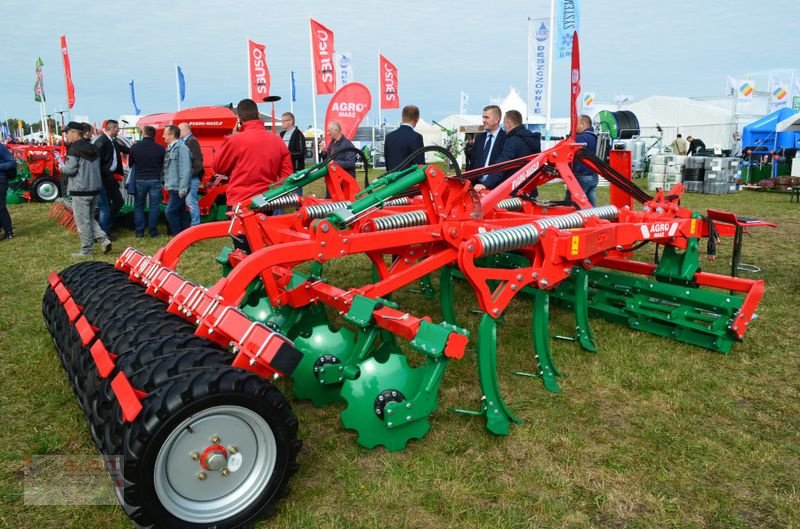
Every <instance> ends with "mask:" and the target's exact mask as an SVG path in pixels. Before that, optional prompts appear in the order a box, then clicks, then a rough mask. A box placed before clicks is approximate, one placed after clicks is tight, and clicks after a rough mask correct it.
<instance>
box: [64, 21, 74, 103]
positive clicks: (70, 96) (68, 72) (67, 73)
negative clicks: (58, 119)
mask: <svg viewBox="0 0 800 529" xmlns="http://www.w3.org/2000/svg"><path fill="white" fill-rule="evenodd" d="M61 55H62V57H63V58H64V78H65V80H66V83H67V107H68V108H69V109H70V110H72V107H74V106H75V85H73V84H72V67H71V66H70V64H69V52H68V51H67V36H66V35H61Z"/></svg>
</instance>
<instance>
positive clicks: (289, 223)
mask: <svg viewBox="0 0 800 529" xmlns="http://www.w3.org/2000/svg"><path fill="white" fill-rule="evenodd" d="M578 158H580V159H581V160H582V161H583V162H584V163H586V164H587V165H589V166H591V167H593V168H594V169H596V170H597V171H598V172H599V173H600V174H601V175H603V176H604V177H605V178H607V179H608V180H609V181H610V182H611V184H612V185H613V186H614V187H615V196H618V197H621V199H620V200H618V201H617V202H618V203H616V204H614V205H609V206H603V207H597V208H592V207H590V206H589V204H588V202H587V201H586V198H585V196H584V195H583V192H582V191H581V189H580V187H579V186H578V183H577V181H576V179H575V177H574V176H573V175H572V172H571V170H570V164H571V163H572V162H573V161H575V160H576V159H578ZM512 165H516V166H517V167H519V169H518V170H517V171H516V172H515V173H514V175H513V176H511V177H510V178H508V179H507V180H505V181H504V182H503V183H502V184H501V185H500V186H499V187H497V188H496V189H494V190H492V191H491V192H488V193H485V194H483V195H479V194H477V193H476V192H475V191H474V189H473V188H472V185H471V184H470V182H469V180H468V177H470V176H473V175H470V174H465V175H456V176H448V175H446V174H445V173H443V172H442V171H441V170H440V169H439V168H438V167H435V166H420V167H411V168H408V169H404V170H401V171H398V172H394V173H389V174H387V175H385V176H384V177H383V178H381V179H379V180H377V181H375V182H373V183H372V184H371V185H369V186H368V187H367V188H366V189H364V190H363V191H360V192H358V189H357V185H356V183H355V181H354V180H353V179H352V177H350V176H349V175H347V174H346V173H345V172H344V171H343V170H342V169H341V168H340V167H338V166H337V165H336V164H335V163H330V164H328V165H321V166H315V167H312V168H310V169H307V170H305V171H302V172H300V173H297V174H295V175H292V176H291V177H289V178H288V179H287V180H286V181H284V182H281V183H279V184H277V185H276V186H274V187H273V188H272V189H270V190H269V191H268V192H267V193H265V194H264V195H263V196H259V197H255V198H254V199H253V200H252V201H251V202H252V203H249V204H242V205H241V206H240V207H239V208H237V209H236V210H235V211H234V212H233V214H232V215H231V217H230V220H229V221H221V222H212V223H208V224H203V225H200V226H196V227H194V228H191V229H189V230H186V231H185V232H183V233H181V234H180V235H179V236H177V237H175V238H174V239H173V240H172V241H171V242H170V243H169V244H168V245H167V246H165V247H164V248H162V249H161V250H160V251H159V252H157V253H156V254H155V255H154V256H152V257H150V256H146V255H143V254H142V253H141V252H139V251H137V250H135V249H132V248H129V249H127V250H126V251H125V252H124V253H123V255H122V256H120V258H119V259H118V260H117V263H116V266H115V267H111V266H109V265H104V264H101V263H83V264H80V265H75V266H72V267H70V268H68V269H66V270H64V271H62V272H61V274H59V275H55V274H54V275H52V276H51V279H50V287H49V288H48V290H47V293H46V294H45V300H44V315H45V319H46V321H47V323H48V326H49V328H50V331H51V333H52V334H53V336H54V340H55V342H56V346H57V348H58V350H59V352H60V354H61V357H62V360H63V362H64V367H65V369H66V370H67V373H68V376H69V378H70V381H71V382H72V383H73V386H74V387H75V390H76V393H77V394H78V400H79V402H80V404H81V406H82V408H83V409H84V411H85V413H86V416H87V419H88V420H89V423H90V424H91V426H92V434H93V437H94V440H95V442H96V444H97V446H98V448H99V449H100V450H101V452H102V453H104V454H106V455H107V456H109V466H110V467H111V468H112V469H113V470H114V471H115V472H118V473H119V479H118V488H117V490H118V492H119V495H120V500H121V503H122V504H123V505H124V507H125V509H126V512H128V514H129V515H130V516H131V518H132V519H133V520H134V521H135V522H137V523H138V524H141V525H158V526H164V527H173V526H181V527H184V526H191V527H195V526H201V525H202V526H212V525H213V526H215V527H238V526H239V525H242V524H244V523H247V522H248V521H250V520H253V519H255V518H256V517H258V516H260V515H262V514H263V513H264V512H265V511H266V510H268V509H269V508H270V506H271V505H272V504H273V503H274V501H275V500H276V498H278V497H279V495H280V493H281V491H282V490H283V489H284V486H285V484H286V482H287V481H288V479H289V477H290V476H291V474H292V473H293V471H294V470H295V468H296V463H295V460H296V456H297V451H298V447H299V441H298V440H297V438H296V432H297V423H296V420H295V418H294V416H293V415H292V412H291V410H290V408H289V405H288V403H287V401H286V400H285V399H284V397H283V396H282V395H281V394H280V392H279V391H278V390H277V389H276V388H275V387H273V386H272V385H271V384H270V380H271V379H272V378H277V377H291V379H292V381H293V384H292V392H293V393H294V395H295V396H296V397H297V398H300V399H307V400H310V401H311V402H312V403H313V404H314V405H317V406H322V405H325V404H329V403H333V402H344V403H345V404H346V407H345V408H344V411H342V413H341V421H342V424H343V425H344V427H345V428H348V429H352V430H355V431H356V432H357V434H358V442H359V443H360V444H361V445H363V446H365V447H367V448H372V447H375V446H379V445H382V446H384V447H386V449H388V450H390V451H395V450H401V449H403V448H404V447H405V446H406V444H407V442H408V441H409V440H410V439H420V438H422V437H424V436H425V434H426V433H427V431H428V430H429V429H430V427H431V424H430V421H429V417H430V415H431V414H432V413H433V412H434V411H435V410H436V407H437V401H438V391H439V385H440V384H441V382H442V379H443V376H444V373H445V370H446V368H447V366H448V364H449V362H450V361H451V360H460V359H461V358H463V356H464V354H465V351H466V349H467V345H468V342H469V339H470V336H469V333H468V332H467V331H466V330H465V329H463V328H461V327H459V326H458V325H457V324H456V323H457V322H456V321H455V314H456V311H455V310H454V306H455V302H454V299H453V297H454V295H453V292H454V289H453V283H454V281H455V280H456V279H458V278H463V279H464V280H466V281H467V282H468V283H469V285H470V286H471V287H472V289H473V291H474V292H475V296H476V298H477V302H478V304H479V306H480V309H481V311H482V312H483V315H482V317H481V321H480V324H479V327H478V337H477V342H478V343H477V366H478V374H479V383H480V387H481V392H482V395H483V397H482V399H481V401H480V408H479V410H478V411H476V412H468V413H473V414H476V415H481V416H484V417H485V420H486V426H487V428H488V429H489V430H490V431H491V432H493V433H495V434H499V435H505V434H507V433H508V432H509V430H510V425H511V424H512V423H514V422H518V421H517V420H516V419H515V418H514V416H513V415H512V413H511V412H510V410H509V408H508V406H507V405H506V403H505V401H504V399H503V397H502V395H501V393H500V389H499V385H498V380H497V373H496V358H497V347H496V334H497V320H498V318H500V317H501V316H502V315H503V313H504V312H505V311H506V310H507V309H508V307H509V303H510V302H511V301H512V300H513V299H514V298H516V297H518V296H524V297H530V298H532V304H533V329H534V333H533V334H534V347H533V355H532V357H533V358H532V360H533V361H534V362H535V366H534V367H535V369H534V370H533V372H532V373H531V376H534V377H536V378H539V379H541V380H542V382H543V384H544V387H545V388H546V389H547V390H549V391H559V385H558V376H559V372H558V370H557V368H556V366H555V363H554V360H553V356H552V354H551V351H550V338H549V333H548V318H549V305H550V301H551V300H552V301H553V302H555V303H558V304H561V305H563V306H565V307H568V308H570V309H572V310H573V311H574V314H575V319H576V335H575V338H576V339H577V340H579V342H580V343H581V345H582V346H583V347H585V348H586V349H589V350H595V349H596V346H595V340H594V336H593V333H592V331H591V328H590V324H589V317H590V315H597V316H600V317H604V318H607V319H610V320H612V321H617V322H619V323H621V324H625V325H629V326H631V327H633V328H636V329H640V330H642V331H646V332H652V333H655V334H659V335H662V336H666V337H670V338H672V339H675V340H680V341H684V342H688V343H692V344H695V345H698V346H701V347H705V348H708V349H712V350H716V351H720V352H723V353H727V352H728V351H729V350H730V348H731V346H732V344H733V343H734V342H735V341H737V340H740V339H741V338H742V337H743V335H744V332H745V330H746V328H747V326H748V325H749V324H750V322H751V321H752V320H753V318H754V317H755V309H756V307H757V305H758V303H759V300H760V298H761V296H762V294H763V283H762V282H761V281H752V280H745V279H740V278H736V277H729V276H721V275H716V274H709V273H705V272H701V271H700V269H699V251H698V248H699V242H700V240H701V239H702V238H704V237H709V236H711V237H715V234H719V235H733V234H734V229H735V226H734V224H732V223H730V222H729V223H727V224H726V223H725V222H724V220H723V221H722V222H716V223H714V222H713V221H712V220H711V219H710V218H709V217H708V216H705V217H704V216H702V215H700V214H697V213H693V212H692V211H689V210H687V209H685V208H683V207H681V206H680V205H679V199H680V195H681V192H682V189H681V188H680V187H677V188H675V189H673V190H672V194H671V195H669V196H666V195H664V194H663V193H661V192H659V193H658V194H657V195H656V196H655V197H649V196H647V195H646V194H645V193H643V192H642V191H641V190H639V189H638V188H636V187H635V186H633V185H632V184H631V183H630V182H629V181H627V180H625V179H624V178H623V177H621V176H620V175H619V174H618V173H616V172H615V171H613V170H612V169H611V168H610V167H608V166H606V165H605V164H604V163H603V162H601V161H600V160H598V159H596V158H594V157H593V156H591V155H588V154H585V153H583V152H582V151H581V146H580V145H576V144H574V143H572V142H571V141H570V140H565V141H564V142H562V143H560V144H558V145H557V146H555V147H554V148H552V149H550V150H548V151H545V152H543V153H541V154H538V155H534V156H532V157H529V158H528V159H524V160H520V161H517V162H515V163H512V164H508V165H507V166H506V168H508V167H510V166H512ZM520 166H521V167H520ZM495 169H498V168H496V167H495V168H492V169H490V170H495ZM481 171H482V172H483V171H485V169H484V170H481ZM322 178H324V179H325V182H326V186H327V189H328V190H329V191H330V194H331V196H332V198H331V199H330V200H320V199H317V198H314V197H311V196H308V195H306V196H302V197H300V196H297V195H296V194H294V191H295V190H296V189H297V188H299V187H303V186H305V185H308V184H309V183H311V182H314V181H316V180H319V179H322ZM554 178H561V179H562V180H563V181H564V182H565V184H566V186H567V188H568V189H569V190H570V191H571V193H572V196H573V197H575V198H574V199H575V201H576V203H577V205H578V207H577V208H576V207H574V206H572V205H565V204H549V203H543V202H541V203H540V202H536V201H535V200H533V199H531V198H530V197H531V194H532V192H533V191H534V190H535V189H536V188H537V187H538V186H540V185H542V184H544V183H546V182H548V181H550V180H553V179H554ZM634 200H636V201H638V202H641V203H642V207H641V209H638V208H636V209H634V208H633V207H631V204H632V203H633V201H634ZM284 208H287V209H290V210H291V211H289V212H288V213H284V214H277V212H278V211H279V210H281V209H284ZM717 217H718V218H719V215H717ZM728 220H730V219H728ZM734 220H735V219H734ZM228 237H232V238H233V239H234V240H235V242H236V246H237V247H238V249H235V250H232V249H230V248H225V249H224V250H223V252H222V253H221V255H220V257H219V258H218V260H219V261H220V262H221V264H222V267H223V277H222V278H221V279H219V280H218V281H217V282H216V283H215V284H213V285H211V286H209V287H206V286H202V285H199V284H196V283H192V282H191V281H188V280H186V279H184V278H183V277H181V276H180V275H179V274H178V273H177V272H176V269H177V266H178V264H179V262H180V260H181V257H182V256H183V254H184V252H185V251H186V250H187V249H188V248H189V247H191V246H192V245H193V244H196V243H198V242H200V241H206V240H209V239H217V238H219V239H227V238H228ZM647 243H653V244H658V245H661V246H662V247H663V251H662V254H661V257H660V260H659V262H658V263H657V264H648V263H641V262H636V261H633V260H631V259H629V257H630V255H631V252H632V251H633V250H635V249H637V248H639V247H641V246H642V245H644V244H647ZM358 255H363V256H366V258H367V259H369V262H371V264H372V266H373V280H372V281H371V282H366V283H361V284H347V283H342V282H338V283H337V282H335V281H334V278H332V277H328V275H327V274H323V270H324V269H325V268H326V265H327V264H328V263H329V262H330V261H333V260H340V259H349V258H351V257H352V256H358ZM349 262H350V261H348V263H349ZM437 272H438V273H439V274H440V278H441V279H440V281H439V288H440V292H441V305H442V313H443V315H444V321H442V322H434V321H433V319H432V318H431V317H428V316H419V315H414V314H412V313H411V312H409V311H408V310H406V309H404V308H402V307H400V306H399V305H398V304H396V303H395V302H393V301H392V300H391V296H392V294H393V293H395V292H397V291H398V290H400V289H403V288H407V287H409V286H412V285H416V284H418V283H419V282H420V281H425V280H426V279H427V278H428V277H430V276H431V274H434V273H437ZM340 281H341V280H340ZM708 287H711V289H709V288H708ZM331 314H332V315H333V317H330V315H331ZM337 315H338V316H337ZM409 360H411V361H409ZM116 455H121V457H119V458H114V457H113V456H116Z"/></svg>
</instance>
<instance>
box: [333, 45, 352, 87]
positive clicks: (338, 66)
mask: <svg viewBox="0 0 800 529" xmlns="http://www.w3.org/2000/svg"><path fill="white" fill-rule="evenodd" d="M333 61H334V69H335V70H336V89H337V90H338V89H340V88H341V87H343V86H344V85H346V84H347V83H352V82H353V81H354V80H355V78H354V77H353V54H352V53H350V52H346V53H334V54H333Z"/></svg>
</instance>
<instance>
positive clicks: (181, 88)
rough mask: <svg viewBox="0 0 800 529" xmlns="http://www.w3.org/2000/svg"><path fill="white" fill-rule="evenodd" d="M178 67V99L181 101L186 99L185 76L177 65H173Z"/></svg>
mask: <svg viewBox="0 0 800 529" xmlns="http://www.w3.org/2000/svg"><path fill="white" fill-rule="evenodd" d="M175 67H176V68H177V69H178V101H179V102H181V103H183V101H184V100H185V99H186V77H184V76H183V70H181V67H180V66H178V65H175Z"/></svg>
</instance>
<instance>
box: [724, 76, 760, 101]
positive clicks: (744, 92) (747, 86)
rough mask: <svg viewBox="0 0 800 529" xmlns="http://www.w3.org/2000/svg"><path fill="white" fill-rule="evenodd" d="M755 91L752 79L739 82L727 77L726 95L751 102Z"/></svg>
mask: <svg viewBox="0 0 800 529" xmlns="http://www.w3.org/2000/svg"><path fill="white" fill-rule="evenodd" d="M755 91H756V83H755V81H753V80H752V79H745V80H739V79H735V78H733V77H731V76H728V93H729V94H736V98H737V99H739V100H741V101H751V100H752V99H753V92H755Z"/></svg>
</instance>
